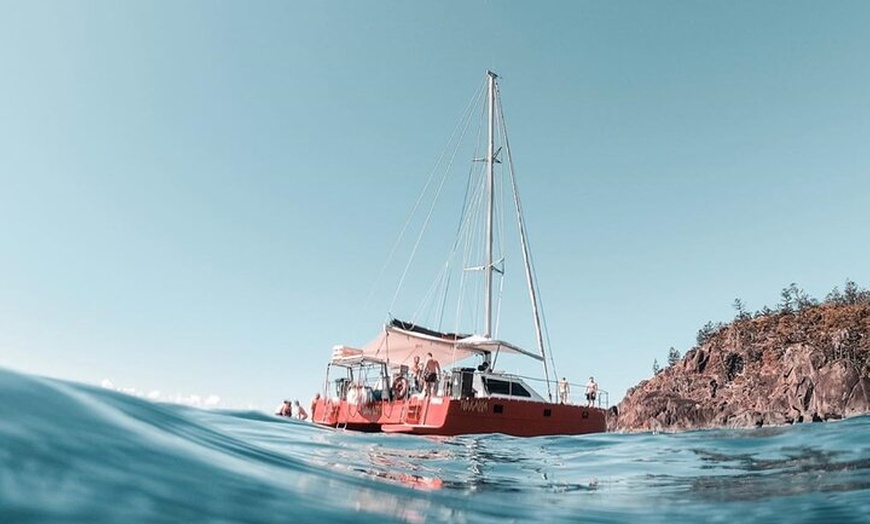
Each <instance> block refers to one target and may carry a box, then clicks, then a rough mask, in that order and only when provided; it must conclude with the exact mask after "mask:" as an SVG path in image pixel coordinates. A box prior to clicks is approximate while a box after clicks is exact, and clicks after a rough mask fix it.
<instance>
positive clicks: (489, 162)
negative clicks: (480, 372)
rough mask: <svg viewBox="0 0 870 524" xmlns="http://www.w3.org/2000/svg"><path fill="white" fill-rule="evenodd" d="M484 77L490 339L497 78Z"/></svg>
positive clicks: (488, 328)
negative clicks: (486, 133) (486, 113)
mask: <svg viewBox="0 0 870 524" xmlns="http://www.w3.org/2000/svg"><path fill="white" fill-rule="evenodd" d="M486 75H487V77H488V80H489V95H488V104H487V105H488V109H489V123H488V126H487V127H488V128H489V138H488V141H487V145H486V192H487V198H488V202H487V210H486V265H485V266H484V271H485V273H484V275H485V276H484V279H485V291H484V292H485V294H486V297H485V304H486V309H485V323H486V325H485V326H484V333H483V336H485V337H487V338H490V337H491V336H492V271H493V266H492V241H493V240H492V239H493V232H492V229H493V214H494V204H495V196H494V191H493V187H494V182H495V176H494V174H493V162H494V160H495V159H494V158H493V156H494V153H493V142H494V141H495V136H494V135H495V129H494V127H495V79H496V78H498V75H496V74H495V73H493V72H492V71H487V72H486Z"/></svg>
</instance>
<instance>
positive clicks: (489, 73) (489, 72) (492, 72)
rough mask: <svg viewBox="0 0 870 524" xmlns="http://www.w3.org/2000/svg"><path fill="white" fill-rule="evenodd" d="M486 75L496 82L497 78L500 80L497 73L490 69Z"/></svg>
mask: <svg viewBox="0 0 870 524" xmlns="http://www.w3.org/2000/svg"><path fill="white" fill-rule="evenodd" d="M486 75H487V76H488V77H490V78H492V79H493V80H495V79H496V78H498V75H497V74H495V72H494V71H492V70H490V69H487V70H486Z"/></svg>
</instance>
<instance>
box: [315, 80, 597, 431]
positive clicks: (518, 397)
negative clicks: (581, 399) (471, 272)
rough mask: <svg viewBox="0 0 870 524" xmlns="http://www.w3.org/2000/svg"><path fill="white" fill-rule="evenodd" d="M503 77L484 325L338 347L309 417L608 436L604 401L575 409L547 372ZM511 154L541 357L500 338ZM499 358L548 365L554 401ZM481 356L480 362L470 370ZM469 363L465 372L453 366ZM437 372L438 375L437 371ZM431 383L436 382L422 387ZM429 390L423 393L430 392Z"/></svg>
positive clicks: (492, 86) (486, 182)
mask: <svg viewBox="0 0 870 524" xmlns="http://www.w3.org/2000/svg"><path fill="white" fill-rule="evenodd" d="M497 78H498V77H497V75H496V74H495V73H493V72H491V71H487V78H486V80H487V81H486V95H485V96H486V100H487V103H486V116H485V118H486V128H487V130H486V133H487V141H486V142H487V143H486V153H485V157H484V158H483V159H482V161H484V162H485V169H484V173H483V184H482V187H483V188H484V189H483V190H482V194H483V198H482V200H483V201H484V202H485V205H484V211H483V213H484V218H483V220H481V222H485V225H484V226H485V227H484V234H483V240H484V242H483V244H484V247H483V251H484V254H483V256H484V261H483V264H482V265H479V266H478V267H476V268H468V267H466V268H465V269H466V270H468V269H477V270H479V271H481V272H482V273H483V280H484V282H483V284H484V285H483V288H484V292H483V300H482V302H483V304H482V305H483V326H482V329H481V333H480V334H474V333H458V332H445V331H441V330H435V329H429V328H426V327H423V326H421V325H418V324H416V323H414V322H408V321H402V320H398V319H391V320H390V322H388V323H387V324H386V325H385V326H384V328H383V330H382V331H381V333H380V334H379V335H378V336H377V337H376V338H375V339H374V340H372V341H371V342H369V343H368V344H367V345H365V346H364V347H362V348H354V347H349V346H343V345H341V346H336V347H335V348H334V349H333V353H332V358H331V360H330V362H329V364H328V365H327V373H326V380H325V382H324V389H323V392H322V393H321V396H320V398H319V399H318V400H317V401H316V402H315V404H314V406H313V413H312V420H313V421H314V422H315V423H317V424H321V425H325V426H331V427H337V428H347V429H350V430H358V431H381V432H391V433H410V434H418V435H445V436H447V435H460V434H470V433H503V434H507V435H515V436H524V437H529V436H539V435H576V434H582V433H593V432H601V431H605V429H606V424H605V412H604V409H603V407H606V405H604V404H603V403H602V401H601V399H600V397H599V400H598V401H597V402H595V403H587V404H586V405H577V404H571V403H562V402H556V401H554V400H553V398H552V389H551V385H552V383H553V381H554V378H553V377H551V373H552V371H551V370H550V369H549V368H548V366H547V354H546V351H545V346H544V330H543V327H542V322H541V313H540V310H539V307H538V299H537V288H536V285H535V282H534V280H533V271H532V268H531V261H530V258H529V250H528V243H527V241H526V232H525V225H524V223H523V219H522V212H521V208H520V205H519V197H518V195H517V193H516V183H515V179H514V177H513V168H512V160H511V157H510V150H509V148H508V147H507V139H506V132H504V131H503V127H504V126H503V117H502V114H501V106H500V104H499V102H498V100H497V96H498V86H497ZM499 118H501V122H502V126H501V128H500V129H501V130H502V132H504V135H503V138H502V140H503V144H502V147H499V148H498V149H496V148H495V142H496V136H495V135H496V132H497V129H496V124H497V119H499ZM502 149H505V150H506V151H507V160H508V163H509V164H511V166H510V180H511V182H512V183H511V186H512V189H513V201H514V204H515V207H516V215H517V219H518V229H519V232H520V235H519V236H520V245H521V252H522V255H523V256H522V258H523V261H524V268H525V277H526V281H527V282H526V283H527V288H528V292H529V295H530V299H531V304H532V316H533V321H534V327H535V339H536V341H537V345H538V349H539V352H537V353H535V352H531V351H527V350H525V349H523V348H521V347H519V346H517V345H514V344H511V343H509V342H506V341H504V340H500V339H498V338H497V337H496V336H494V329H493V327H494V317H495V311H494V307H493V296H494V294H495V289H494V285H493V277H494V274H498V275H501V274H502V273H503V270H502V267H501V263H502V262H503V261H502V260H500V259H496V255H495V253H494V249H493V244H494V243H493V238H494V235H495V216H494V211H493V210H494V198H495V191H496V190H495V176H494V171H495V167H496V165H497V164H500V163H501V162H500V160H499V158H498V157H499V153H500V152H501V150H502ZM499 355H519V356H521V357H526V358H531V359H533V360H537V361H539V362H540V363H542V365H543V370H544V376H545V378H544V380H545V382H546V385H547V398H545V397H544V396H542V395H541V394H539V393H538V392H536V391H535V390H534V389H533V388H532V387H531V386H530V384H529V380H531V379H529V378H527V377H523V376H520V375H517V374H511V373H505V372H502V371H498V370H496V369H495V367H494V366H495V363H496V360H497V358H498V356H499ZM415 357H417V359H418V362H423V361H426V360H427V359H433V360H435V361H437V362H439V363H440V365H441V366H445V369H447V368H448V367H449V366H454V367H451V368H450V369H448V370H447V371H444V372H440V366H439V367H438V368H437V369H436V370H432V369H426V370H425V371H426V374H429V377H424V376H423V374H424V372H423V369H422V366H421V365H419V364H417V363H415ZM474 359H479V360H480V364H478V365H468V363H467V362H468V361H469V360H472V364H473V363H474ZM460 363H465V366H455V365H457V364H460ZM430 371H433V372H432V373H431V374H430V373H429V372H430ZM427 380H431V383H429V384H425V382H426V381H427ZM424 385H425V386H426V387H425V389H426V391H422V390H423V389H424V387H423V386H424Z"/></svg>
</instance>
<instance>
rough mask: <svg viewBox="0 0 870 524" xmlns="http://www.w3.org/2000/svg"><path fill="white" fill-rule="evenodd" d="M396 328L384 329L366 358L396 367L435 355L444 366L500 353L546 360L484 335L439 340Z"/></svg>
mask: <svg viewBox="0 0 870 524" xmlns="http://www.w3.org/2000/svg"><path fill="white" fill-rule="evenodd" d="M395 324H396V323H395V322H394V323H393V324H388V325H386V326H384V330H383V331H382V332H381V334H380V335H378V336H377V338H375V339H374V340H372V341H371V342H369V343H368V344H366V345H365V346H364V347H363V348H362V351H363V354H364V355H366V356H368V357H372V358H377V359H381V360H386V361H388V362H390V363H392V364H396V365H401V364H405V365H410V364H411V363H412V362H413V360H414V356H415V355H417V356H419V357H420V360H421V361H425V360H426V354H427V353H432V356H433V357H434V358H435V359H436V360H438V362H439V363H440V364H441V365H442V366H451V365H453V364H454V363H456V362H459V361H460V360H465V359H466V358H469V357H473V356H475V355H485V354H487V353H496V352H504V353H514V354H518V355H524V356H527V357H531V358H533V359H535V360H543V359H542V357H541V356H540V355H536V354H534V353H530V352H528V351H526V350H524V349H522V348H519V347H517V346H514V345H513V344H510V343H508V342H504V341H501V340H495V339H491V338H487V337H483V336H480V335H471V336H465V337H461V338H460V337H458V336H456V335H452V334H445V335H443V336H439V333H438V332H435V331H431V330H426V329H404V328H402V327H399V326H397V325H395Z"/></svg>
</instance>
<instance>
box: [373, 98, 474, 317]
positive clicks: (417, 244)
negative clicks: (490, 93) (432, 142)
mask: <svg viewBox="0 0 870 524" xmlns="http://www.w3.org/2000/svg"><path fill="white" fill-rule="evenodd" d="M481 91H482V88H479V89H478V92H477V93H475V96H474V97H472V100H471V102H469V104H468V106H466V109H465V111H464V112H463V116H462V120H460V124H461V123H462V122H463V121H465V126H464V127H463V129H462V134H461V135H460V137H459V139H458V140H457V145H456V146H455V147H454V149H453V154H452V155H451V157H450V161H449V163H448V164H447V168H446V169H445V171H444V176H443V177H442V179H441V183H440V184H439V186H438V190H437V191H436V193H435V198H434V199H433V201H432V205H431V206H430V207H429V212H428V213H427V215H426V219H425V220H424V222H423V227H422V228H421V230H420V234H419V235H418V236H417V241H416V242H415V243H414V247H413V249H412V250H411V256H410V257H409V259H408V262H407V264H406V265H405V269H404V271H402V276H401V278H400V279H399V283H398V285H397V286H396V291H395V293H394V294H393V299H392V300H391V301H390V310H392V309H393V307H394V306H395V304H396V300H397V299H398V297H399V292H400V291H401V289H402V286H403V285H404V283H405V278H406V277H407V276H408V270H409V269H410V267H411V263H412V262H413V260H414V257H415V255H416V253H417V249H418V248H419V247H420V242H421V241H422V239H423V233H424V232H425V231H426V228H427V227H428V224H429V219H430V218H431V217H432V212H433V211H434V209H435V204H436V203H437V202H438V196H439V195H440V194H441V190H442V189H443V187H444V183H445V182H446V180H447V178H448V175H449V173H450V167H451V166H452V165H453V162H454V160H455V159H456V154H457V150H458V149H459V146H458V144H459V143H460V142H461V141H462V138H463V137H465V134H466V133H467V132H468V127H469V125H470V120H471V119H470V118H469V117H468V116H467V115H468V114H469V112H470V110H471V108H472V107H473V106H474V101H475V100H476V99H477V98H480V96H481V95H480V92H481ZM454 136H455V133H454ZM448 144H449V142H448ZM443 157H444V155H443V154H442V156H441V157H440V158H439V164H440V160H441V159H443ZM436 165H437V164H436ZM432 177H434V169H433V172H432V175H431V176H430V180H429V181H427V183H426V188H428V186H429V182H431V180H432V179H433V178H432ZM426 188H424V193H421V195H420V197H419V198H418V199H417V203H415V204H414V213H415V212H416V210H417V206H418V205H419V203H420V201H421V200H422V198H423V194H425V189H426ZM412 215H413V213H412ZM409 224H410V219H409V221H408V223H406V225H405V228H404V229H403V230H402V235H404V232H405V230H406V229H407V227H408V225H409Z"/></svg>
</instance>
